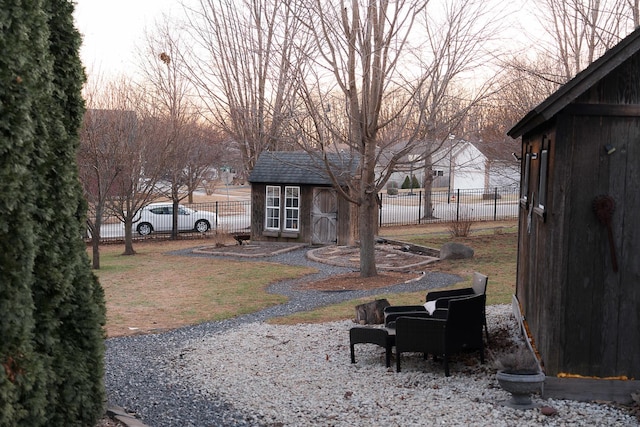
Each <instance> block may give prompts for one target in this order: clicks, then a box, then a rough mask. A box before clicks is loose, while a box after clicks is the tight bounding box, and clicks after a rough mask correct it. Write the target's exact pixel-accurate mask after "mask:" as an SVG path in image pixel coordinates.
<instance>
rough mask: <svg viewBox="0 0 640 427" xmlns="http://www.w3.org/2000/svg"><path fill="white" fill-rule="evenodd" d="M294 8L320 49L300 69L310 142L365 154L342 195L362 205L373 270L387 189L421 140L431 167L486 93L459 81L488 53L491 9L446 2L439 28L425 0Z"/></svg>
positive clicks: (365, 262) (363, 245)
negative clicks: (379, 215) (435, 155)
mask: <svg viewBox="0 0 640 427" xmlns="http://www.w3.org/2000/svg"><path fill="white" fill-rule="evenodd" d="M290 7H291V9H292V10H293V11H294V12H295V14H296V16H297V17H298V19H299V21H300V22H301V23H303V24H304V25H305V26H306V29H307V31H308V33H309V34H310V35H311V38H312V40H313V41H314V47H315V52H316V55H315V56H314V57H313V58H310V59H313V62H312V63H311V64H310V65H307V64H305V67H304V68H301V69H298V70H296V71H297V74H296V75H295V77H294V78H295V80H296V83H297V84H298V92H299V94H300V97H301V98H302V99H303V100H304V102H305V116H304V117H302V118H301V119H300V123H301V124H300V125H299V126H298V128H299V129H300V130H301V131H302V132H303V133H302V135H301V141H302V142H303V143H304V144H305V148H306V149H307V150H308V151H310V152H313V151H321V152H323V153H328V152H330V151H334V152H337V153H340V152H342V151H344V152H346V153H348V154H350V155H356V156H357V157H358V158H359V172H358V176H357V178H358V179H354V180H352V181H351V183H350V186H348V188H346V191H342V192H341V195H342V197H344V198H346V199H347V200H349V201H350V202H352V203H354V204H355V205H357V207H358V237H359V239H360V273H361V275H362V276H365V277H368V276H373V275H375V274H377V271H376V265H375V252H374V236H375V232H376V230H377V227H376V224H377V215H376V213H377V211H378V197H377V195H378V192H379V191H380V190H381V189H382V188H383V186H384V184H385V183H386V181H387V180H388V179H389V177H390V175H391V173H392V172H393V171H394V170H395V168H396V167H397V166H398V165H401V164H402V163H405V164H408V161H409V160H408V154H410V153H412V152H414V150H415V149H416V148H417V147H420V146H423V150H422V151H421V154H420V155H419V159H415V158H413V156H412V157H411V161H418V162H420V161H422V162H425V163H426V164H427V165H428V167H429V168H430V167H431V164H432V159H431V158H430V156H431V155H432V154H433V153H435V152H437V151H438V150H439V149H440V148H441V147H442V143H443V141H445V140H447V139H448V135H449V134H450V132H451V131H452V130H453V129H455V128H456V126H457V125H458V123H459V122H460V120H461V117H462V116H463V114H464V112H465V111H467V110H468V108H469V106H470V105H472V104H473V103H474V102H477V100H478V99H480V98H481V96H482V94H484V92H485V86H484V85H482V84H481V85H480V89H477V90H476V91H475V93H474V92H471V91H466V92H464V93H463V92H461V85H460V84H459V82H460V79H461V78H462V77H464V74H465V73H466V72H468V71H470V70H472V69H474V68H475V67H477V66H478V65H479V63H480V61H482V60H483V58H482V56H483V52H482V49H481V48H482V45H483V43H484V42H486V41H487V40H488V36H487V34H489V33H488V32H487V31H489V30H488V29H489V28H490V25H487V24H488V15H485V13H486V10H485V9H483V7H482V2H479V1H471V0H469V1H463V2H446V7H445V9H444V11H445V12H447V13H446V14H445V16H446V19H445V23H444V24H443V25H441V26H440V27H438V28H437V29H436V28H434V27H432V24H433V21H432V20H431V19H430V17H431V15H430V9H429V8H428V7H427V2H424V1H412V0H400V1H396V2H386V1H376V0H369V1H357V0H353V1H337V0H336V1H322V0H315V1H313V2H309V1H304V2H298V3H292V5H291V6H290ZM439 12H442V10H440V11H439ZM421 18H424V19H425V20H424V21H423V22H424V24H425V25H424V26H423V28H419V26H418V20H419V19H421ZM474 22H475V23H477V26H476V25H474ZM483 28H486V30H483ZM420 41H425V43H426V44H424V45H422V44H421V43H420ZM305 47H306V46H305ZM425 47H426V48H427V50H428V53H427V54H424V52H425V50H424V49H425ZM307 52H309V51H307ZM410 54H412V55H410ZM409 58H412V59H413V61H411V62H409ZM484 60H486V57H484ZM416 70H419V71H418V72H416ZM425 141H429V143H428V144H427V143H425ZM432 141H436V142H435V143H432ZM381 160H384V161H381ZM380 165H382V167H379V166H380ZM327 167H328V169H329V173H330V174H332V173H334V171H332V170H331V168H330V167H329V165H328V166H327ZM354 178H355V177H354ZM334 181H335V184H336V188H338V189H339V190H340V189H341V188H342V187H341V186H340V185H338V183H339V182H338V181H339V180H338V179H334Z"/></svg>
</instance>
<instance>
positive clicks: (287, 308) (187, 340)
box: [105, 249, 460, 427]
mask: <svg viewBox="0 0 640 427" xmlns="http://www.w3.org/2000/svg"><path fill="white" fill-rule="evenodd" d="M306 250H307V249H300V250H296V251H292V252H287V253H284V254H280V255H277V256H273V257H270V258H261V261H273V262H279V263H283V264H291V265H302V266H311V267H315V268H316V269H318V273H316V274H314V275H310V276H306V277H304V278H303V279H297V280H289V281H284V282H280V283H277V284H275V285H273V286H271V287H270V289H269V291H270V292H274V293H278V294H283V295H286V296H287V297H289V299H290V300H289V301H288V302H287V303H286V304H282V305H278V306H274V307H269V308H267V309H265V310H262V311H259V312H256V313H252V314H248V315H244V316H239V317H236V318H233V319H228V320H224V321H220V322H210V323H204V324H200V325H196V326H190V327H185V328H180V329H177V330H174V331H170V332H166V333H163V334H155V335H140V336H133V337H123V338H112V339H109V340H107V343H106V346H107V350H106V355H105V365H106V366H105V370H106V374H105V386H106V389H107V398H108V402H109V403H110V404H113V405H118V406H121V407H123V408H125V409H127V410H128V411H131V412H133V413H135V414H136V416H138V417H139V418H141V419H142V420H143V421H144V422H145V423H146V424H147V425H149V426H157V427H170V426H176V427H177V426H180V427H185V426H199V427H200V426H255V425H260V422H258V419H257V418H256V414H255V413H254V412H253V410H252V409H251V408H238V407H236V406H235V404H230V403H229V402H235V399H232V400H228V399H227V398H224V397H223V395H222V394H219V393H218V392H217V391H215V390H211V389H208V388H204V387H200V386H194V384H193V383H192V382H190V381H184V380H183V379H181V378H180V377H179V376H178V377H177V376H175V375H173V374H174V371H175V369H176V360H177V359H180V358H181V357H182V355H183V354H184V353H185V351H186V350H185V349H187V348H189V349H190V348H194V347H197V345H198V343H200V342H206V341H207V340H208V339H209V338H211V337H216V336H217V334H220V333H226V332H230V333H233V332H234V331H236V330H239V328H240V327H242V326H244V325H247V324H252V325H253V324H256V323H257V324H260V322H263V321H265V320H266V319H269V318H271V317H276V316H283V315H287V314H291V313H295V312H298V311H305V310H311V309H313V308H316V307H320V306H324V305H328V304H333V303H337V302H341V301H345V300H350V299H354V298H360V297H366V296H369V295H377V294H380V293H384V292H391V291H393V292H409V291H417V290H426V289H432V288H438V287H443V286H448V285H451V284H453V283H456V282H458V281H459V280H460V278H459V277H457V276H453V275H448V274H441V273H427V274H425V275H424V276H423V277H422V278H421V279H420V280H418V281H413V282H410V283H405V284H400V285H396V286H393V287H387V288H378V289H375V290H370V291H364V290H359V291H344V292H322V291H314V290H305V291H301V290H295V291H294V290H293V287H294V286H295V285H296V284H297V283H299V282H301V281H314V280H319V279H322V278H324V277H328V276H331V275H335V274H342V273H347V272H351V271H353V270H352V269H349V268H344V267H337V266H332V265H328V264H323V263H317V262H314V261H310V260H309V259H307V258H306V257H305V253H306ZM179 253H182V254H183V255H185V256H210V255H202V254H193V253H191V251H190V250H187V251H182V252H179ZM239 260H242V261H246V259H239ZM214 339H215V338H214ZM254 351H255V352H257V354H259V355H260V356H261V357H262V355H263V352H264V350H263V349H261V348H260V347H256V348H255V349H254ZM345 354H346V355H347V356H348V350H347V353H345ZM176 358H177V359H176ZM309 374H310V375H312V373H311V372H310V373H309Z"/></svg>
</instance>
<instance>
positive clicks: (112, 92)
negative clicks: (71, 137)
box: [100, 77, 166, 255]
mask: <svg viewBox="0 0 640 427" xmlns="http://www.w3.org/2000/svg"><path fill="white" fill-rule="evenodd" d="M146 96H147V95H146V94H145V92H144V91H142V90H140V88H139V87H137V86H134V85H133V84H132V83H131V81H130V80H129V79H127V78H125V77H121V78H119V79H117V80H115V81H112V82H109V83H108V84H106V85H104V89H103V90H102V91H101V98H102V100H101V104H100V105H102V106H108V110H109V111H110V113H109V114H108V116H109V117H111V119H110V123H109V124H108V128H109V129H108V132H109V138H108V139H107V140H106V142H105V143H106V144H108V145H110V148H109V153H110V158H109V165H110V166H109V167H110V168H111V173H112V174H116V175H117V176H115V177H114V178H113V181H112V182H111V184H110V187H109V189H110V191H109V192H108V197H107V198H106V204H105V209H107V210H109V211H110V212H111V213H112V214H113V215H114V216H115V217H116V218H117V219H119V220H120V221H121V222H122V223H123V224H124V232H125V250H124V254H125V255H133V254H134V253H135V251H134V249H133V241H132V230H131V228H132V224H133V220H134V217H135V215H136V214H137V213H138V211H139V210H140V209H141V208H142V207H143V206H145V205H146V204H148V203H149V202H150V201H152V200H153V199H154V198H155V197H157V194H156V193H155V184H156V182H157V180H158V177H159V175H160V172H161V171H162V168H163V167H164V153H165V152H166V150H165V146H164V145H162V144H161V143H158V140H159V139H158V135H157V134H155V132H156V131H157V129H156V128H155V126H154V123H153V122H152V121H151V120H150V119H149V117H150V114H149V111H147V110H146V109H145V106H146V105H147V103H146V101H145V97H146ZM160 141H161V140H160Z"/></svg>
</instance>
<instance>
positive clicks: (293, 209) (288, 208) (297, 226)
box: [282, 186, 300, 231]
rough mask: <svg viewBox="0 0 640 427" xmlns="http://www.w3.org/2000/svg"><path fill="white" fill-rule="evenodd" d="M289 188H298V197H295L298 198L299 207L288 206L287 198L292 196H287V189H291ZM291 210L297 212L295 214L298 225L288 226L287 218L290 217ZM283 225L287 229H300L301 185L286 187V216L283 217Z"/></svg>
mask: <svg viewBox="0 0 640 427" xmlns="http://www.w3.org/2000/svg"><path fill="white" fill-rule="evenodd" d="M289 189H293V190H296V193H297V197H295V199H297V200H298V206H297V207H289V206H287V199H289V198H290V197H287V193H288V191H287V190H289ZM290 211H295V212H296V216H295V223H296V227H287V220H288V219H289V217H288V215H287V214H288V212H290ZM282 225H283V227H284V230H285V231H299V230H300V187H294V186H287V187H284V218H283V222H282Z"/></svg>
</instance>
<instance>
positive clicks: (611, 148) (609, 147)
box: [604, 144, 616, 155]
mask: <svg viewBox="0 0 640 427" xmlns="http://www.w3.org/2000/svg"><path fill="white" fill-rule="evenodd" d="M614 151H616V147H614V146H613V145H611V144H606V145H605V146H604V152H605V153H607V154H608V155H611V154H613V152H614Z"/></svg>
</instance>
